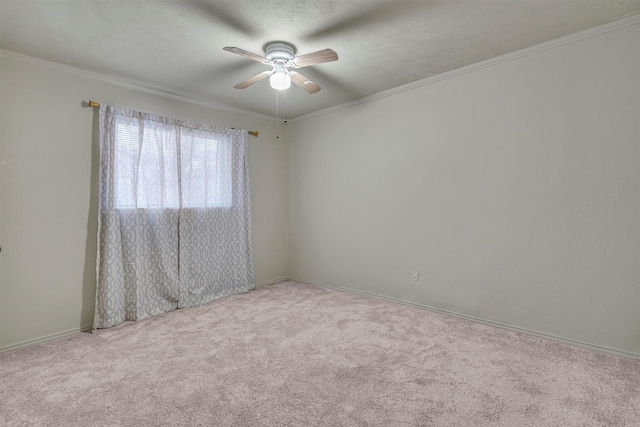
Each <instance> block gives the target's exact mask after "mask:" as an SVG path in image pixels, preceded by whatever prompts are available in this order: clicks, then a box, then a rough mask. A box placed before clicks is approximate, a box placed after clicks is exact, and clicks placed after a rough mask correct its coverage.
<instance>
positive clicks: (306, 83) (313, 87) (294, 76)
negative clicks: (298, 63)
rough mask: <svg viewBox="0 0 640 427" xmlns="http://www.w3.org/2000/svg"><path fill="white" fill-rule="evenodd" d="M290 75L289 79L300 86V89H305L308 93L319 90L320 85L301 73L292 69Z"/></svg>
mask: <svg viewBox="0 0 640 427" xmlns="http://www.w3.org/2000/svg"><path fill="white" fill-rule="evenodd" d="M290 76H291V81H293V82H294V83H295V84H296V86H300V87H301V88H302V89H304V90H306V91H307V92H309V93H310V94H312V95H313V94H314V93H318V92H320V86H318V85H317V84H315V83H314V82H312V81H311V80H309V79H308V78H306V77H305V76H303V75H302V74H300V73H298V72H295V71H292V72H291V74H290Z"/></svg>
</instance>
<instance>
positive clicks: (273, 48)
mask: <svg viewBox="0 0 640 427" xmlns="http://www.w3.org/2000/svg"><path fill="white" fill-rule="evenodd" d="M264 52H265V55H264V56H265V58H267V59H268V60H269V61H270V62H271V63H275V62H281V63H285V62H289V61H291V60H292V59H293V58H295V54H296V47H295V46H294V45H292V44H291V43H286V42H281V41H277V42H269V43H267V44H265V45H264Z"/></svg>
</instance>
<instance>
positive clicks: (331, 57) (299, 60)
mask: <svg viewBox="0 0 640 427" xmlns="http://www.w3.org/2000/svg"><path fill="white" fill-rule="evenodd" d="M337 60H338V54H337V53H335V52H334V51H333V49H323V50H319V51H317V52H313V53H307V54H306V55H302V56H297V57H295V58H293V63H294V64H295V65H296V66H298V67H300V68H302V67H308V66H309V65H315V64H322V63H324V62H331V61H337Z"/></svg>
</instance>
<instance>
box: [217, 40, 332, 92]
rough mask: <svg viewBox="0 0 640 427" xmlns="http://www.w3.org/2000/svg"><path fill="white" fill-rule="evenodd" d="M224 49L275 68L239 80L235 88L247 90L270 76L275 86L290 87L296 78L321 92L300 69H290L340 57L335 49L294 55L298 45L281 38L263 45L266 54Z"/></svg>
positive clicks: (305, 86)
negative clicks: (298, 70)
mask: <svg viewBox="0 0 640 427" xmlns="http://www.w3.org/2000/svg"><path fill="white" fill-rule="evenodd" d="M224 50H226V51H227V52H231V53H235V54H236V55H240V56H244V57H245V58H249V59H253V60H254V61H257V62H260V63H262V64H266V65H270V66H271V67H272V69H271V70H269V71H263V72H262V73H260V74H256V75H255V76H253V77H251V78H249V79H247V80H245V81H243V82H241V83H238V84H237V85H235V86H234V88H236V89H245V88H247V87H249V86H251V85H252V84H254V83H256V82H258V81H260V80H262V79H264V78H267V77H269V81H270V83H271V87H272V88H274V89H278V90H283V89H288V88H289V87H290V86H291V82H292V81H293V83H295V84H296V85H297V86H299V87H301V88H302V89H304V90H306V91H307V92H309V93H311V94H314V93H317V92H319V91H320V86H318V85H317V84H315V83H314V82H312V81H311V80H309V79H308V78H306V77H305V76H303V75H302V74H300V73H298V72H297V71H292V70H289V68H302V67H308V66H309V65H316V64H322V63H324V62H331V61H337V60H338V54H337V53H335V52H334V51H333V50H332V49H323V50H319V51H317V52H313V53H308V54H306V55H302V56H295V53H296V48H295V46H294V45H292V44H291V43H287V42H281V41H279V42H271V43H267V44H266V45H265V46H264V52H265V54H264V56H260V55H256V54H255V53H251V52H249V51H246V50H244V49H240V48H239V47H225V48H224Z"/></svg>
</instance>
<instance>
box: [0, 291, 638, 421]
mask: <svg viewBox="0 0 640 427" xmlns="http://www.w3.org/2000/svg"><path fill="white" fill-rule="evenodd" d="M0 425H2V426H23V425H24V426H32V425H33V426H181V425H185V426H187V425H188V426H509V427H516V426H640V362H638V361H634V360H629V359H625V358H620V357H615V356H611V355H606V354H601V353H597V352H593V351H590V350H586V349H582V348H576V347H571V346H568V345H564V344H560V343H557V342H552V341H548V340H544V339H540V338H536V337H531V336H528V335H523V334H519V333H515V332H511V331H506V330H503V329H497V328H493V327H491V326H487V325H483V324H478V323H473V322H469V321H466V320H462V319H459V318H456V317H450V316H446V315H440V314H436V313H432V312H429V311H424V310H420V309H416V308H412V307H407V306H403V305H399V304H395V303H392V302H388V301H383V300H378V299H373V298H368V297H364V296H359V295H353V294H348V293H343V292H339V291H335V290H328V289H322V288H318V287H314V286H310V285H305V284H301V283H296V282H282V283H278V284H274V285H268V286H262V287H260V288H258V289H256V290H254V291H251V292H248V293H246V294H241V295H236V296H232V297H228V298H225V299H222V300H218V301H216V302H213V303H211V304H209V305H206V306H201V307H196V308H189V309H183V310H177V311H173V312H170V313H166V314H163V315H160V316H156V317H153V318H150V319H147V320H144V321H142V322H138V323H133V322H127V323H125V324H123V325H120V326H118V327H115V328H111V329H106V330H100V331H97V332H94V333H79V334H76V335H73V336H70V337H67V338H62V339H59V340H55V341H49V342H45V343H42V344H37V345H33V346H29V347H26V348H21V349H17V350H13V351H10V352H5V353H1V354H0Z"/></svg>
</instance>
